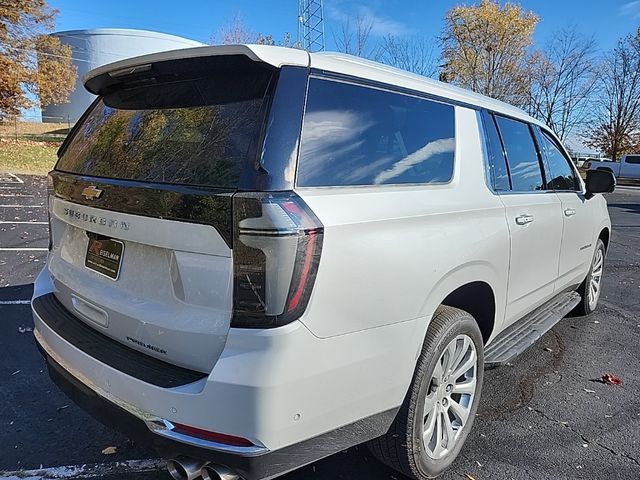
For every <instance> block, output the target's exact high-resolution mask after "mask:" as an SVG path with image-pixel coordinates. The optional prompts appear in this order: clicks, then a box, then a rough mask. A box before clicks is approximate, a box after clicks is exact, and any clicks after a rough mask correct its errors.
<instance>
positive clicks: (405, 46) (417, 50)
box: [377, 35, 438, 77]
mask: <svg viewBox="0 0 640 480" xmlns="http://www.w3.org/2000/svg"><path fill="white" fill-rule="evenodd" d="M377 60H378V61H380V62H382V63H386V64H387V65H391V66H392V67H397V68H401V69H403V70H407V71H409V72H413V73H417V74H418V75H423V76H425V77H436V76H437V74H438V65H437V63H436V56H435V50H434V45H433V42H432V41H430V40H429V39H428V38H427V37H425V36H408V37H400V36H397V35H387V36H386V37H384V38H383V39H382V44H381V45H380V50H379V55H378V57H377Z"/></svg>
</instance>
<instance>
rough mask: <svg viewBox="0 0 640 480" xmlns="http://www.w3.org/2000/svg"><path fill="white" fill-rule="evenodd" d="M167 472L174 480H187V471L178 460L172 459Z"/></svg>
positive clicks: (168, 463)
mask: <svg viewBox="0 0 640 480" xmlns="http://www.w3.org/2000/svg"><path fill="white" fill-rule="evenodd" d="M167 470H168V471H169V474H170V475H171V478H173V479H174V480H186V479H187V471H186V470H185V469H184V467H183V466H182V465H181V464H180V462H178V461H177V460H174V459H171V460H169V461H168V462H167Z"/></svg>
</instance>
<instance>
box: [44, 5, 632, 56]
mask: <svg viewBox="0 0 640 480" xmlns="http://www.w3.org/2000/svg"><path fill="white" fill-rule="evenodd" d="M49 3H50V4H51V5H52V6H53V7H55V8H57V9H58V10H59V11H60V15H59V17H58V20H57V29H58V30H72V29H83V28H98V27H120V28H141V29H147V30H156V31H160V32H165V33H171V34H175V35H180V36H184V37H187V38H191V39H194V40H199V41H202V42H207V43H208V42H210V40H211V38H212V37H214V36H215V35H216V33H217V32H218V31H219V29H220V27H221V26H222V25H224V24H225V23H227V22H228V21H229V20H230V19H231V18H232V17H233V16H234V15H236V14H239V15H241V16H242V17H243V18H244V20H245V23H246V24H247V25H248V26H249V27H250V28H251V29H252V30H254V31H256V32H262V33H265V34H267V33H270V34H272V35H274V37H276V38H280V37H281V36H282V35H283V34H284V33H285V32H290V33H291V34H292V37H293V38H294V39H295V36H296V34H297V23H296V22H297V1H296V0H280V1H275V0H263V1H261V2H257V1H249V0H234V1H224V2H223V1H215V0H186V1H182V2H176V1H175V0H172V1H167V0H109V1H108V2H105V1H103V0H101V1H95V0H88V1H83V2H79V1H77V0H50V1H49ZM459 3H474V2H469V1H467V2H460V1H453V0H411V1H397V0H392V1H382V0H355V1H353V0H344V1H341V0H325V3H324V8H325V29H326V39H327V47H328V49H332V48H333V47H334V41H333V35H332V31H334V30H336V31H338V30H339V28H340V24H341V22H342V21H343V19H344V18H347V17H348V16H350V15H355V14H356V13H357V12H360V13H361V14H363V15H365V16H368V17H369V18H371V19H372V20H374V29H373V32H372V33H373V34H374V35H377V36H383V35H385V34H389V33H392V34H399V35H402V34H415V33H420V34H424V35H427V36H433V37H434V38H435V37H436V36H437V35H438V34H439V33H440V32H441V30H442V25H443V18H444V15H445V12H446V11H447V10H448V9H449V8H451V7H452V6H454V5H456V4H459ZM520 3H521V4H522V5H523V6H524V8H525V9H527V10H532V11H534V12H536V13H537V14H538V15H539V16H540V18H541V21H540V23H539V24H538V28H537V31H536V37H535V39H536V42H544V40H545V38H547V37H548V36H549V35H550V34H551V33H552V32H553V31H555V30H557V29H559V28H562V27H565V26H569V25H575V26H576V27H577V28H578V29H579V30H580V31H581V32H583V33H585V34H587V35H593V36H594V37H595V39H596V41H597V43H598V46H599V48H600V49H601V50H607V49H609V48H611V47H612V46H613V45H614V44H615V41H616V39H617V38H619V37H620V36H622V35H625V34H628V33H631V32H633V31H635V29H637V28H638V26H639V25H640V0H631V1H630V0H582V1H580V0H522V1H521V2H520Z"/></svg>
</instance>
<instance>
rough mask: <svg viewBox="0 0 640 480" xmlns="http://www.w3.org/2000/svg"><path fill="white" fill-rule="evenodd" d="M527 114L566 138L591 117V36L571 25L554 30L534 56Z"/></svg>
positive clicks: (593, 77)
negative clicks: (583, 34)
mask: <svg viewBox="0 0 640 480" xmlns="http://www.w3.org/2000/svg"><path fill="white" fill-rule="evenodd" d="M534 59H535V60H534V61H533V65H532V71H531V75H532V78H531V100H530V102H529V105H528V109H529V113H530V114H531V115H532V116H534V117H537V118H539V119H540V120H541V121H543V122H545V123H546V124H547V125H549V127H551V128H552V129H553V131H554V132H555V133H556V135H558V137H560V139H561V140H564V139H566V138H567V135H569V134H570V133H571V132H573V131H575V129H576V128H578V127H584V126H585V124H587V123H588V122H589V120H592V119H593V110H592V108H591V107H592V105H591V103H590V100H591V96H592V94H593V93H594V90H595V88H596V80H597V76H596V61H595V46H594V40H593V38H587V37H584V36H582V35H580V34H579V33H578V32H577V31H576V29H575V28H574V27H571V28H565V29H562V30H559V31H558V32H556V33H555V34H554V35H553V36H552V37H551V39H550V41H549V43H548V44H547V46H546V47H545V50H544V51H543V52H537V54H536V55H535V56H534Z"/></svg>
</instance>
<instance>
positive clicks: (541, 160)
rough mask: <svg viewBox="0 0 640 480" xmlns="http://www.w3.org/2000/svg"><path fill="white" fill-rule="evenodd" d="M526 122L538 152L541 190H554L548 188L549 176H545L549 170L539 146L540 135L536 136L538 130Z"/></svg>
mask: <svg viewBox="0 0 640 480" xmlns="http://www.w3.org/2000/svg"><path fill="white" fill-rule="evenodd" d="M526 123H527V126H528V127H529V134H530V135H531V138H533V144H534V145H535V148H536V153H537V154H538V164H539V165H540V172H541V173H542V183H543V185H544V189H543V192H554V190H550V189H549V178H547V177H548V173H549V172H550V170H549V165H548V164H547V160H546V158H545V156H544V154H543V153H542V148H541V146H540V137H539V136H538V132H537V130H536V128H535V125H533V124H532V123H529V122H526Z"/></svg>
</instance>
